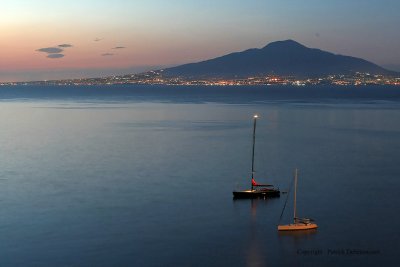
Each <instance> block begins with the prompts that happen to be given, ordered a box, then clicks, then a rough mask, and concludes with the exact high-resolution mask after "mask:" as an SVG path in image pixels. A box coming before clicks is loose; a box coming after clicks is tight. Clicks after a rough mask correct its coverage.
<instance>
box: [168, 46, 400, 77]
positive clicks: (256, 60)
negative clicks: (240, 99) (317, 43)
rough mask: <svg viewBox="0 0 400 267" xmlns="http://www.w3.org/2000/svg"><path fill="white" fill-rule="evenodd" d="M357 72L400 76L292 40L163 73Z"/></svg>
mask: <svg viewBox="0 0 400 267" xmlns="http://www.w3.org/2000/svg"><path fill="white" fill-rule="evenodd" d="M355 72H369V73H371V74H383V75H398V74H399V73H397V72H394V71H390V70H387V69H385V68H383V67H380V66H378V65H377V64H374V63H372V62H369V61H367V60H365V59H362V58H357V57H352V56H345V55H339V54H334V53H331V52H328V51H324V50H321V49H317V48H309V47H306V46H304V45H303V44H300V43H298V42H296V41H294V40H291V39H288V40H283V41H276V42H271V43H269V44H267V45H266V46H264V47H263V48H251V49H247V50H244V51H241V52H233V53H229V54H226V55H223V56H220V57H216V58H212V59H208V60H204V61H200V62H196V63H188V64H183V65H180V66H176V67H172V68H167V69H165V70H163V74H164V75H167V76H185V77H202V78H204V77H207V78H221V77H226V78H230V77H249V76H258V75H285V76H298V77H315V76H324V75H329V74H333V75H337V74H351V73H355Z"/></svg>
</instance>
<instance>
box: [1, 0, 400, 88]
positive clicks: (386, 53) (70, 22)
mask: <svg viewBox="0 0 400 267" xmlns="http://www.w3.org/2000/svg"><path fill="white" fill-rule="evenodd" d="M322 2H325V1H315V0H310V1H301V3H297V2H296V1H279V0H272V1H258V0H251V1H238V0H231V1H227V0H220V1H211V0H204V1H193V0H188V1H179V0H171V1H162V0H146V1H144V0H134V1H123V0H119V1H102V0H97V1H95V0H85V1H76V0H69V1H66V0H53V1H50V0H43V1H35V0H5V1H2V2H1V3H0V8H1V16H0V33H1V42H0V81H3V82H4V81H31V80H50V79H63V78H80V77H99V76H104V75H112V74H127V73H135V72H140V71H145V70H150V69H157V68H162V67H165V66H173V65H178V64H182V63H188V62H193V61H200V60H205V59H209V58H213V57H216V56H221V55H224V54H227V53H230V52H235V51H241V50H245V49H248V48H253V47H263V46H265V45H266V44H267V43H269V42H272V41H277V40H283V39H294V40H296V41H298V42H301V43H303V44H304V45H306V46H310V47H317V48H320V49H323V50H328V51H331V52H334V53H340V54H345V55H352V56H357V57H361V58H364V59H367V60H370V61H372V62H374V63H377V64H379V65H382V66H384V67H389V68H392V69H400V67H399V66H400V54H399V52H398V48H399V47H400V36H399V31H398V29H397V27H398V25H400V18H399V17H400V16H398V13H397V10H399V9H400V3H399V2H398V1H390V0H386V1H373V0H369V1H362V3H360V1H356V0H354V1H341V0H337V1H332V3H329V4H327V3H322ZM383 2H385V5H383V4H382V3H383ZM378 8H379V12H378V11H377V10H378ZM356 11H357V12H356ZM60 45H61V46H60ZM49 48H50V50H48V49H49ZM54 48H55V50H54ZM40 49H42V50H43V51H45V52H41V51H39V50H40ZM46 51H47V52H46ZM48 51H50V52H51V53H48Z"/></svg>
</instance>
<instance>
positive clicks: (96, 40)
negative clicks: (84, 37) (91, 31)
mask: <svg viewBox="0 0 400 267" xmlns="http://www.w3.org/2000/svg"><path fill="white" fill-rule="evenodd" d="M101 40H103V38H96V39H94V40H93V41H95V42H99V41H101Z"/></svg>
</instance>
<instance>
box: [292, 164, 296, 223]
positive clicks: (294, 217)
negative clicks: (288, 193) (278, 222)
mask: <svg viewBox="0 0 400 267" xmlns="http://www.w3.org/2000/svg"><path fill="white" fill-rule="evenodd" d="M296 192H297V169H295V171H294V214H293V220H294V223H296Z"/></svg>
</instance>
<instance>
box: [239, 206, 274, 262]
mask: <svg viewBox="0 0 400 267" xmlns="http://www.w3.org/2000/svg"><path fill="white" fill-rule="evenodd" d="M276 201H277V199H234V201H233V202H234V206H235V208H238V207H246V209H247V211H250V214H249V215H250V216H249V224H248V227H249V228H248V229H249V230H248V231H247V233H248V234H247V236H245V237H244V242H243V244H244V248H243V251H244V256H245V266H247V267H259V266H260V267H261V266H263V267H264V266H268V264H267V259H268V249H267V246H266V244H268V243H270V242H272V239H273V236H272V232H270V231H269V230H268V227H266V226H267V223H266V222H265V216H266V215H267V216H273V213H271V207H272V206H274V205H273V203H274V202H275V203H276ZM248 208H250V209H248ZM241 210H243V209H241ZM266 230H268V233H270V235H268V234H266Z"/></svg>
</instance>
